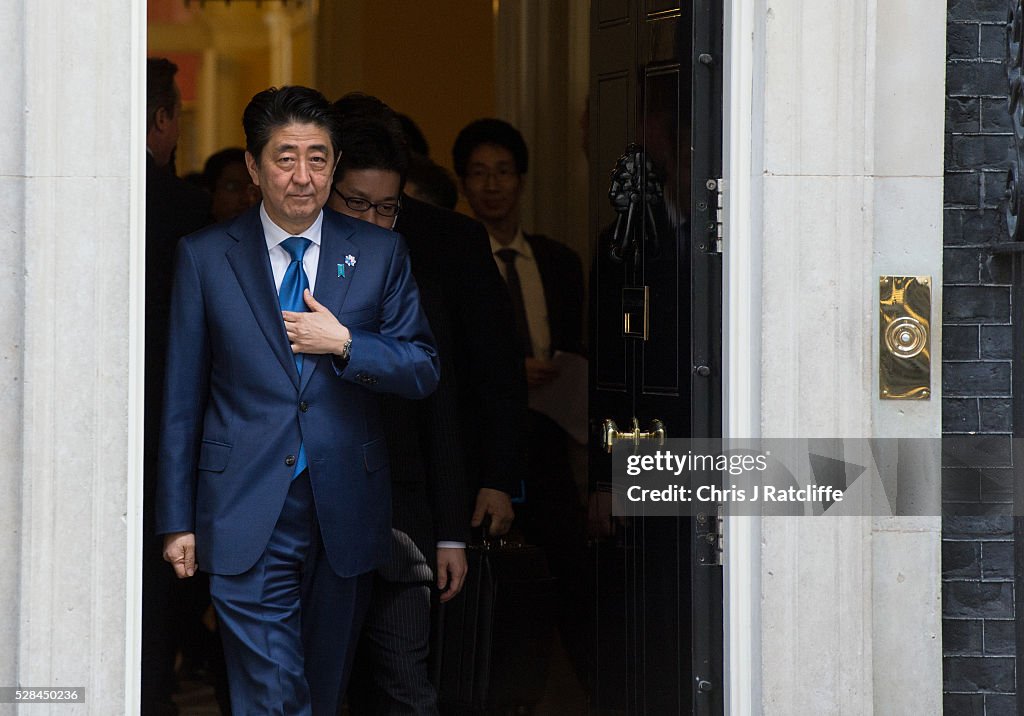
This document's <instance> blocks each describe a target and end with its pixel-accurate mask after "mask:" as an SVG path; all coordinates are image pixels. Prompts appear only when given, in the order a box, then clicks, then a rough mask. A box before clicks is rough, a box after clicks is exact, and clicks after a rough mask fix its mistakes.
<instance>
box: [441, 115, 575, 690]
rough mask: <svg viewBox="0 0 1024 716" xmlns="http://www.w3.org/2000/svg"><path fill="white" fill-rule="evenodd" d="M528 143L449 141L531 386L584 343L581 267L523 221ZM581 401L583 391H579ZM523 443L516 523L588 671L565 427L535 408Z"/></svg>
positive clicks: (504, 127)
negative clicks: (538, 552) (540, 551)
mask: <svg viewBox="0 0 1024 716" xmlns="http://www.w3.org/2000/svg"><path fill="white" fill-rule="evenodd" d="M528 158H529V155H528V152H527V148H526V143H525V141H524V140H523V137H522V135H521V134H520V133H519V131H518V130H517V129H516V128H515V127H513V126H512V125H510V124H509V123H508V122H505V121H502V120H500V119H480V120H476V121H474V122H471V123H470V124H469V125H467V126H466V127H464V128H463V129H462V131H461V132H460V133H459V135H458V137H457V138H456V140H455V144H454V146H453V148H452V159H453V164H454V167H455V173H456V175H457V176H458V178H459V188H460V189H461V191H462V193H463V195H464V196H465V197H466V200H467V201H468V202H469V205H470V208H471V209H472V210H473V214H474V216H476V218H477V219H479V220H480V221H481V222H482V223H483V224H484V226H485V227H486V228H487V233H488V235H489V236H490V246H491V250H492V253H493V256H494V262H495V263H496V265H497V266H498V268H499V269H500V271H501V274H502V276H503V277H504V278H505V282H506V285H507V288H508V294H509V296H510V298H511V301H512V305H513V312H514V316H515V322H516V328H517V330H516V333H517V335H518V338H519V341H520V350H521V353H520V355H521V356H522V357H523V364H524V367H525V371H526V379H527V385H528V386H529V388H530V389H531V390H532V389H535V388H539V387H541V386H544V385H547V384H548V383H550V382H552V381H554V380H555V379H557V377H558V374H559V371H558V368H557V367H556V365H555V364H554V363H553V362H552V360H551V359H552V357H553V355H554V354H555V353H556V352H559V351H562V352H568V353H581V352H582V350H583V341H582V331H583V325H582V324H583V269H582V265H581V262H580V259H579V256H577V255H576V254H575V252H573V251H572V250H571V249H569V248H568V247H566V246H565V245H563V244H560V243H558V242H557V241H554V240H552V239H549V238H548V237H546V236H541V235H539V234H527V233H525V232H524V231H523V229H522V226H521V225H520V202H521V198H522V193H523V187H524V185H525V182H526V172H527V168H528ZM579 400H580V401H581V402H583V401H585V400H586V395H581V396H579ZM527 435H528V438H527V440H528V442H527V447H526V454H527V464H528V469H527V471H526V491H525V492H526V494H525V503H524V504H522V505H518V506H517V520H516V524H517V526H518V527H519V528H520V529H521V530H522V532H523V535H524V536H525V537H526V539H527V541H529V542H531V543H533V544H537V545H540V546H542V547H544V548H545V552H546V554H547V557H548V561H549V563H550V565H551V570H552V573H553V574H554V575H555V576H557V577H558V578H559V590H560V597H561V598H560V600H559V621H560V627H561V633H562V637H563V641H564V642H565V645H566V648H567V649H568V650H569V652H570V656H572V657H573V661H574V664H575V665H576V669H577V674H579V675H580V676H581V677H583V676H584V675H585V673H586V666H585V661H586V648H585V645H584V644H585V641H584V639H585V636H586V634H585V633H584V630H585V621H584V615H585V613H586V605H587V599H586V598H585V594H586V590H585V576H584V568H585V565H586V551H585V538H584V523H585V521H584V512H583V503H582V501H581V500H580V498H579V492H578V490H577V488H576V484H575V480H574V478H573V474H572V466H571V463H570V461H569V452H568V440H569V438H568V435H567V434H566V433H565V431H564V430H563V429H562V428H561V427H560V426H559V425H557V424H556V423H555V422H554V421H553V420H551V419H550V418H549V417H548V416H546V415H544V414H542V413H540V412H537V411H534V410H530V411H529V413H528V431H527Z"/></svg>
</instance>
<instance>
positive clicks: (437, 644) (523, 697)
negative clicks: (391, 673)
mask: <svg viewBox="0 0 1024 716" xmlns="http://www.w3.org/2000/svg"><path fill="white" fill-rule="evenodd" d="M466 554H467V562H468V563H469V571H468V573H467V575H466V581H465V584H464V586H463V588H462V591H461V592H460V593H459V594H458V596H456V597H455V598H454V599H452V600H451V601H449V602H447V603H446V604H442V605H441V606H440V609H439V612H438V619H437V622H436V624H437V632H436V635H435V640H434V650H433V652H434V653H433V654H432V658H433V666H434V680H435V685H436V686H437V692H438V701H439V702H440V704H441V707H442V712H443V713H449V712H452V711H455V712H466V711H469V712H474V711H475V712H481V711H491V710H506V709H514V708H517V707H527V708H529V707H531V706H533V705H535V704H536V703H537V702H539V701H540V699H541V696H542V695H543V693H544V684H545V681H546V679H547V671H548V669H547V666H548V654H550V652H551V646H552V639H553V637H554V627H555V620H554V610H555V593H554V583H555V579H554V577H552V576H551V573H550V571H549V570H548V563H547V559H546V557H545V556H544V550H543V549H541V548H540V547H535V546H530V545H522V544H515V543H507V542H504V541H492V540H481V541H480V543H479V544H470V545H469V546H468V547H467V550H466Z"/></svg>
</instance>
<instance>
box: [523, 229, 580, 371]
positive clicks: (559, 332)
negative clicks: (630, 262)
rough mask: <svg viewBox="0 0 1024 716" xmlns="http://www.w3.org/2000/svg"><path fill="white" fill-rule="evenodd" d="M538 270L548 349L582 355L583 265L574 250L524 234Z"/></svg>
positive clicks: (538, 236) (542, 238)
mask: <svg viewBox="0 0 1024 716" xmlns="http://www.w3.org/2000/svg"><path fill="white" fill-rule="evenodd" d="M523 236H524V238H525V239H526V241H527V243H529V244H530V248H531V249H533V257H534V258H535V259H536V261H537V269H538V270H539V271H540V281H541V284H543V286H544V299H545V303H546V304H547V308H548V328H549V329H550V331H551V350H552V351H566V352H570V353H583V264H582V263H581V262H580V257H579V256H578V255H577V254H576V252H575V251H573V250H572V249H570V248H569V247H567V246H565V245H564V244H560V243H559V242H557V241H555V240H553V239H549V238H548V237H547V236H543V235H541V234H524V235H523Z"/></svg>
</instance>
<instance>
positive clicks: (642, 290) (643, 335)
mask: <svg viewBox="0 0 1024 716" xmlns="http://www.w3.org/2000/svg"><path fill="white" fill-rule="evenodd" d="M650 298H651V292H650V289H649V287H647V286H635V287H630V288H624V289H622V337H623V338H640V339H643V340H645V341H646V340H647V339H648V337H649V336H650V303H649V302H650Z"/></svg>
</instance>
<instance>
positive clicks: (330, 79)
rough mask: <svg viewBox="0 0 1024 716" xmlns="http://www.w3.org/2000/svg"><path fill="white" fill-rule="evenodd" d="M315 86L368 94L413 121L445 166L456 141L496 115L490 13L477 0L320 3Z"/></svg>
mask: <svg viewBox="0 0 1024 716" xmlns="http://www.w3.org/2000/svg"><path fill="white" fill-rule="evenodd" d="M318 33H319V34H318V38H317V39H318V56H317V72H316V76H317V82H318V83H319V84H318V86H319V88H320V89H321V91H323V92H324V93H325V94H327V96H328V97H329V98H331V99H336V98H337V97H340V96H341V95H342V94H344V93H346V92H351V91H361V92H367V93H369V94H373V95H376V96H378V97H380V98H381V99H382V100H384V101H385V102H387V103H388V104H389V105H390V106H391V107H392V108H394V109H395V110H397V111H399V112H403V113H405V114H408V115H409V116H410V117H412V118H413V119H414V120H415V121H416V123H417V124H418V125H419V126H420V128H421V129H422V130H423V133H424V134H425V135H426V137H427V141H428V142H429V144H430V153H431V157H432V158H433V159H434V161H436V162H437V163H438V164H441V165H442V166H446V167H448V168H451V146H452V143H453V142H454V141H455V136H456V135H457V134H458V132H459V130H460V129H462V127H464V126H465V125H466V124H468V123H469V122H470V121H472V120H474V119H476V118H478V117H487V116H493V114H494V111H495V80H494V16H493V9H492V3H490V2H484V1H483V0H472V1H471V2H466V1H465V0H432V2H429V3H420V2H404V1H402V0H391V1H390V2H388V1H385V0H343V1H341V2H332V3H322V4H321V8H320V16H319V20H318Z"/></svg>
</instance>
